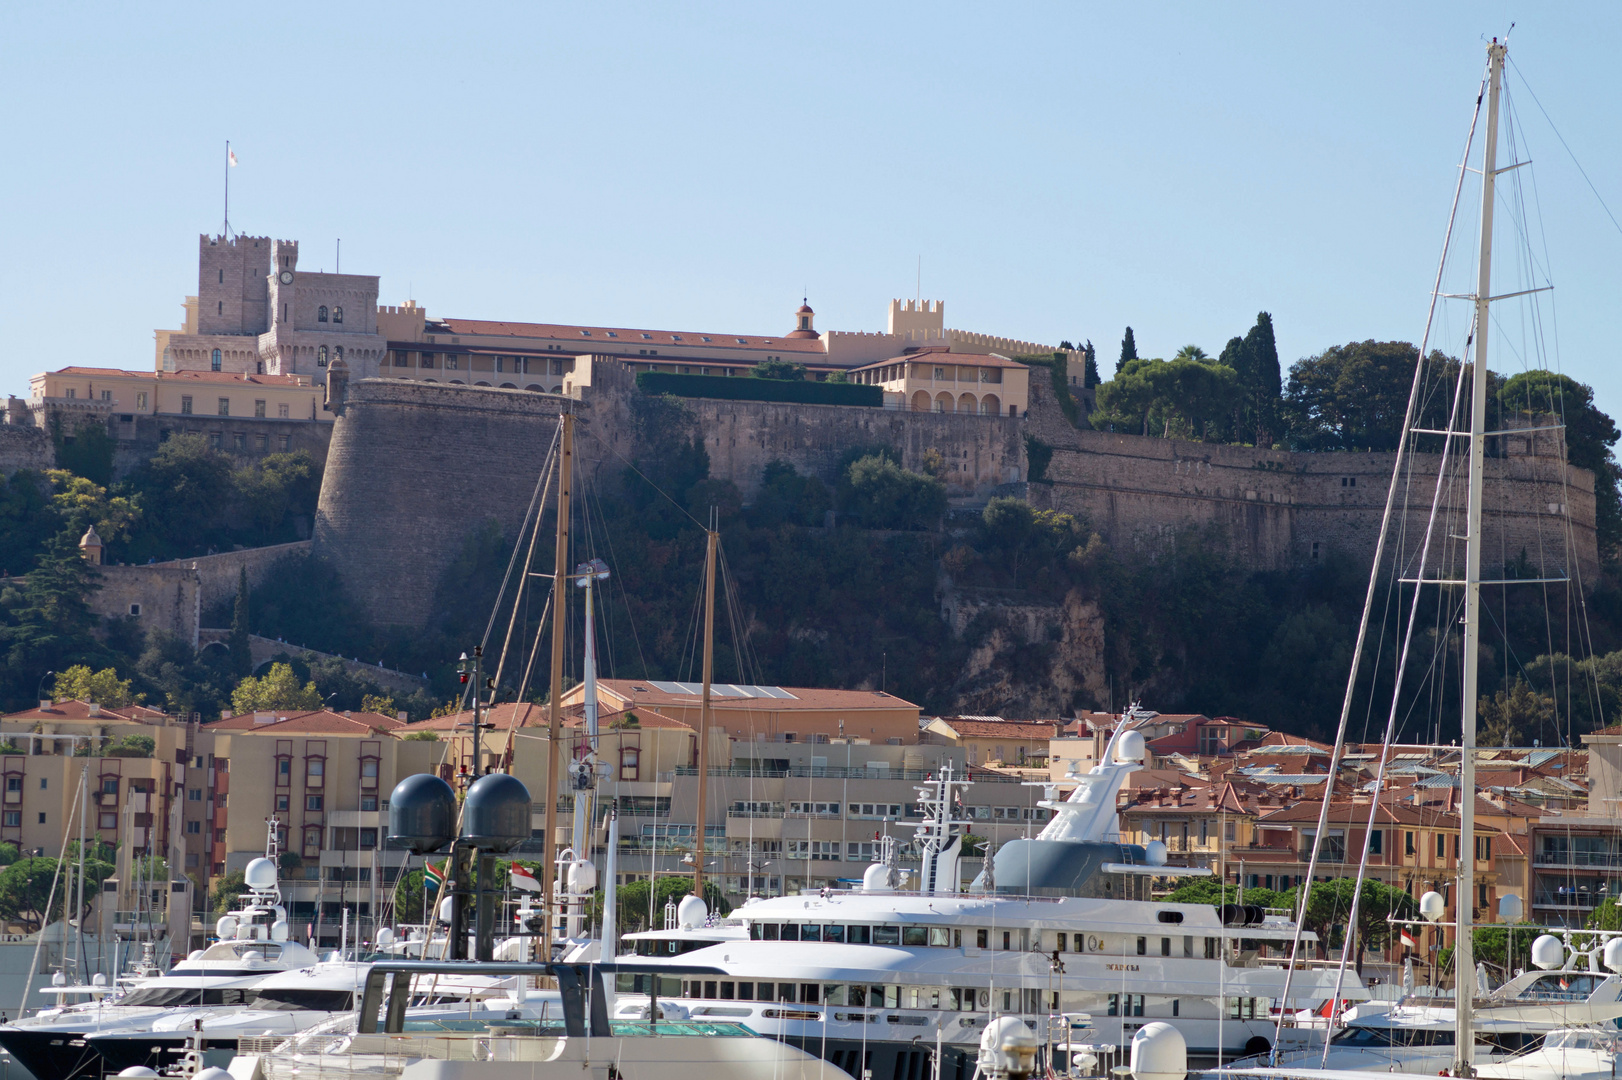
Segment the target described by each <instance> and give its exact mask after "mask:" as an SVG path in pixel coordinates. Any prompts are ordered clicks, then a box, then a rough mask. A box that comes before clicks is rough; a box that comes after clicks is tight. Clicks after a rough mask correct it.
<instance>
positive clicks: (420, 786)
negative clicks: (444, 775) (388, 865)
mask: <svg viewBox="0 0 1622 1080" xmlns="http://www.w3.org/2000/svg"><path fill="white" fill-rule="evenodd" d="M455 837H456V793H455V792H454V791H452V790H451V786H450V785H449V784H447V783H445V781H443V780H441V779H440V778H439V777H437V776H434V775H433V774H432V773H414V774H412V775H411V776H408V777H406V778H405V779H404V780H401V781H400V782H399V783H398V784H395V785H394V792H393V794H391V795H390V796H389V839H390V840H391V841H393V842H394V843H396V844H399V845H400V846H401V847H403V848H405V849H406V850H407V851H409V852H411V853H412V854H413V855H427V854H430V853H432V852H435V851H438V850H439V849H440V848H442V847H444V846H445V845H446V844H448V843H450V842H451V841H452V840H453V839H455Z"/></svg>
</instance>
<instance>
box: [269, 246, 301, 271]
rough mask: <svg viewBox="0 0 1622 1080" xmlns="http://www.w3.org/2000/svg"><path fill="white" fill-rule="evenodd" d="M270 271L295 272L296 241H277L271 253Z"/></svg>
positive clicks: (296, 258) (296, 261) (296, 263)
mask: <svg viewBox="0 0 1622 1080" xmlns="http://www.w3.org/2000/svg"><path fill="white" fill-rule="evenodd" d="M271 255H272V269H275V270H297V269H298V241H297V240H277V241H276V242H275V245H274V247H273V250H272V251H271Z"/></svg>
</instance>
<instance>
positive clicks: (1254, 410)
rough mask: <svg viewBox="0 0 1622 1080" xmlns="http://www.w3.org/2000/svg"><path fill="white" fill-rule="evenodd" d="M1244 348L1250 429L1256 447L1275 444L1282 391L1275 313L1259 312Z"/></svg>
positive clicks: (1245, 387)
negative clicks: (1274, 323) (1274, 325)
mask: <svg viewBox="0 0 1622 1080" xmlns="http://www.w3.org/2000/svg"><path fill="white" fill-rule="evenodd" d="M1244 351H1245V359H1246V362H1247V367H1248V371H1247V372H1246V373H1244V374H1242V375H1241V378H1240V386H1242V387H1244V389H1245V391H1246V392H1247V393H1248V396H1249V398H1250V402H1249V410H1250V418H1249V419H1250V425H1249V430H1251V431H1254V432H1255V434H1256V445H1257V446H1259V447H1268V446H1272V445H1273V438H1274V436H1275V435H1276V434H1278V432H1279V405H1280V400H1281V399H1280V395H1281V394H1282V392H1283V380H1282V378H1281V377H1280V374H1279V367H1278V343H1277V342H1276V341H1274V339H1273V316H1271V315H1269V314H1268V313H1267V312H1265V311H1263V312H1259V313H1258V314H1257V315H1256V325H1255V326H1253V327H1251V328H1250V333H1248V334H1246V335H1245V348H1244ZM1247 376H1248V378H1247Z"/></svg>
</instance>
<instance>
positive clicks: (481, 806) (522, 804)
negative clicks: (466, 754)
mask: <svg viewBox="0 0 1622 1080" xmlns="http://www.w3.org/2000/svg"><path fill="white" fill-rule="evenodd" d="M390 812H391V813H392V812H393V810H392V804H391V810H390ZM529 814H530V802H529V788H527V787H525V786H524V782H523V781H522V780H520V779H518V778H517V777H516V776H509V775H508V774H506V773H486V774H485V775H484V776H481V777H479V778H478V779H477V780H475V781H473V783H472V784H471V785H470V786H469V787H468V789H467V799H466V800H465V801H464V802H463V803H462V839H463V840H466V841H468V842H469V843H471V844H472V845H473V846H474V847H476V848H478V849H479V850H480V851H501V852H506V851H511V850H512V849H513V848H515V847H517V846H518V845H519V844H522V843H523V842H524V841H525V840H528V839H529V834H530V825H529Z"/></svg>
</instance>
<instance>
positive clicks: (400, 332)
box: [377, 300, 428, 341]
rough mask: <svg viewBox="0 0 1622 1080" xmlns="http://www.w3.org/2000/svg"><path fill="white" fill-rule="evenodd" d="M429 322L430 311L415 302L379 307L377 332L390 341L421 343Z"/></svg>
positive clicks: (381, 305)
mask: <svg viewBox="0 0 1622 1080" xmlns="http://www.w3.org/2000/svg"><path fill="white" fill-rule="evenodd" d="M427 320H428V309H427V308H422V307H418V306H417V302H416V301H415V300H407V301H406V302H405V303H403V304H400V305H398V306H396V305H394V304H379V305H377V332H378V333H379V334H382V335H383V337H385V338H387V339H388V340H389V341H421V340H422V335H423V330H424V326H425V324H426V322H427Z"/></svg>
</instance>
